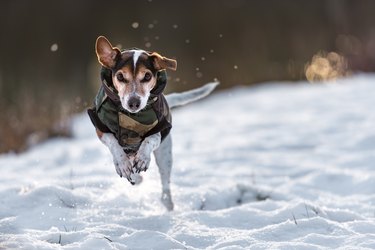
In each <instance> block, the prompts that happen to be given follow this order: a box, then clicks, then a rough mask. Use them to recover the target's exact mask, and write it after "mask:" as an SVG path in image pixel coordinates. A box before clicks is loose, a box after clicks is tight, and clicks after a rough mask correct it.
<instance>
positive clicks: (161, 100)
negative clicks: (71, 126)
mask: <svg viewBox="0 0 375 250" xmlns="http://www.w3.org/2000/svg"><path fill="white" fill-rule="evenodd" d="M95 47H96V55H97V57H98V61H99V63H100V64H101V65H102V69H101V74H100V75H101V82H102V84H101V87H100V89H99V92H98V94H97V96H96V98H95V102H94V104H95V105H94V107H93V108H91V109H88V114H89V116H90V119H91V121H92V123H93V124H94V126H95V128H96V133H97V135H98V137H99V139H100V140H101V141H102V143H103V144H104V145H106V146H107V147H108V149H109V151H110V152H111V154H112V156H113V162H114V165H115V167H116V172H117V174H118V175H119V176H120V177H125V178H126V179H127V180H128V181H129V182H130V183H131V184H137V183H140V182H141V181H142V177H141V176H140V175H139V173H140V172H142V171H146V170H147V169H148V167H149V165H150V160H151V154H152V153H154V156H155V161H156V164H157V166H158V168H159V173H160V177H161V183H162V196H161V201H162V203H163V204H164V205H165V207H166V208H167V209H168V210H173V207H174V204H173V201H172V196H171V191H170V176H171V169H172V140H171V135H170V130H171V128H172V124H171V122H172V120H171V113H170V109H171V108H174V107H177V106H182V105H185V104H187V103H190V102H193V101H196V100H198V99H201V98H203V97H205V96H207V95H208V94H210V93H211V92H212V91H213V90H214V89H215V87H216V86H217V84H218V83H209V84H206V85H204V86H203V87H200V88H197V89H194V90H190V91H186V92H183V93H173V94H169V95H166V96H164V95H163V90H164V88H165V86H166V84H167V76H166V70H167V69H168V70H176V69H177V62H176V60H173V59H169V58H166V57H164V56H161V55H160V54H158V53H156V52H147V51H144V50H141V49H136V48H134V49H128V50H122V51H121V50H120V49H118V48H116V47H113V46H112V45H111V43H110V42H109V41H108V40H107V39H106V38H105V37H104V36H99V37H98V38H97V40H96V46H95Z"/></svg>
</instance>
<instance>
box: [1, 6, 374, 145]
mask: <svg viewBox="0 0 375 250" xmlns="http://www.w3.org/2000/svg"><path fill="white" fill-rule="evenodd" d="M0 9H1V14H0V29H1V39H0V152H8V151H13V152H20V151H22V150H24V149H26V148H27V147H28V146H29V145H32V144H34V143H37V142H39V141H41V140H44V139H46V138H49V137H54V136H69V135H70V131H69V122H68V120H69V119H68V118H69V116H70V115H71V114H73V113H77V112H82V111H83V110H85V109H86V108H87V107H88V106H90V105H91V103H92V100H93V98H94V95H95V93H96V91H97V89H98V87H99V86H100V79H99V69H100V67H99V64H98V63H97V60H96V55H95V51H94V43H95V40H96V38H97V36H99V35H105V36H106V37H107V38H108V39H109V40H110V41H111V42H112V44H113V45H116V46H118V47H121V48H131V47H138V48H143V49H145V50H149V51H157V52H159V53H160V54H162V55H164V56H167V57H170V58H175V59H177V61H178V70H177V71H176V72H169V77H170V80H169V84H168V88H167V91H166V92H171V91H183V90H188V89H191V88H194V87H196V86H200V85H202V84H204V83H206V82H210V81H214V80H218V81H220V82H221V85H220V88H231V87H234V86H238V85H253V84H261V83H262V82H267V81H284V80H287V81H298V80H306V79H307V80H308V81H310V82H317V81H320V80H327V79H328V80H329V79H335V78H337V77H345V76H347V75H350V74H353V73H355V72H372V71H375V15H374V10H375V1H372V0H313V1H312V0H283V1H280V0H254V1H252V0H204V1H202V0H200V1H198V0H189V1H186V0H185V1H182V0H137V1H135V0H134V1H130V0H123V1H120V0H107V1H104V0H102V1H93V0H80V1H61V0H60V1H55V0H43V1H42V0H34V1H27V0H2V1H0Z"/></svg>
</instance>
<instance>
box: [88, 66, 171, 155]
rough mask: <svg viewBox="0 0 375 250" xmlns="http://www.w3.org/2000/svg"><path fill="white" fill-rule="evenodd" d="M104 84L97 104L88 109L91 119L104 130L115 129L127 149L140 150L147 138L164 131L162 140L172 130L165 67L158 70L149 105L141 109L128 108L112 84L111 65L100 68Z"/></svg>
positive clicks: (115, 134)
mask: <svg viewBox="0 0 375 250" xmlns="http://www.w3.org/2000/svg"><path fill="white" fill-rule="evenodd" d="M101 80H102V85H101V87H100V89H99V92H98V94H97V95H96V97H95V101H94V107H92V108H90V109H88V110H87V111H88V114H89V116H90V119H91V122H92V123H93V124H94V126H95V127H96V128H97V129H99V130H100V131H102V132H104V133H112V134H113V135H114V136H115V137H116V138H117V140H118V142H119V144H120V145H121V146H122V147H123V148H124V151H125V152H126V153H135V152H137V151H138V149H139V147H140V145H141V143H142V141H143V140H144V138H146V137H148V136H150V135H153V134H156V133H159V132H160V133H161V139H162V140H163V139H164V138H165V137H166V136H167V135H168V134H169V132H170V130H171V128H172V125H171V114H170V110H169V107H168V104H167V101H166V100H165V97H164V95H163V94H162V92H163V90H164V88H165V86H166V84H167V75H166V72H165V71H160V72H158V74H157V83H156V85H155V87H154V88H153V89H152V90H151V93H150V97H149V99H148V102H147V105H146V107H145V108H144V109H143V110H141V111H139V112H138V113H135V114H133V113H130V112H128V111H126V110H125V109H124V108H123V107H122V105H121V102H120V100H119V97H118V94H117V91H116V90H115V88H114V87H113V83H112V72H111V70H110V69H106V68H104V67H103V68H102V70H101Z"/></svg>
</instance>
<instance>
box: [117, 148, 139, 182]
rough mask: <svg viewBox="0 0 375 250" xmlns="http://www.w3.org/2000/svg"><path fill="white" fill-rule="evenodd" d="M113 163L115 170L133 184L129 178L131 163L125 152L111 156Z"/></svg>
mask: <svg viewBox="0 0 375 250" xmlns="http://www.w3.org/2000/svg"><path fill="white" fill-rule="evenodd" d="M113 163H114V164H115V168H116V172H117V174H118V175H119V176H120V177H125V178H126V179H127V180H128V181H129V182H130V183H131V184H133V185H134V181H133V180H132V178H131V174H132V165H131V163H130V161H129V159H128V158H127V157H126V155H125V154H121V155H118V156H117V157H113Z"/></svg>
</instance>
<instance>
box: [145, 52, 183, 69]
mask: <svg viewBox="0 0 375 250" xmlns="http://www.w3.org/2000/svg"><path fill="white" fill-rule="evenodd" d="M151 57H152V59H153V61H154V67H155V69H157V70H162V69H171V70H176V69H177V61H176V60H173V59H169V58H166V57H164V56H161V55H159V54H158V53H156V52H154V53H152V54H151Z"/></svg>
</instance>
